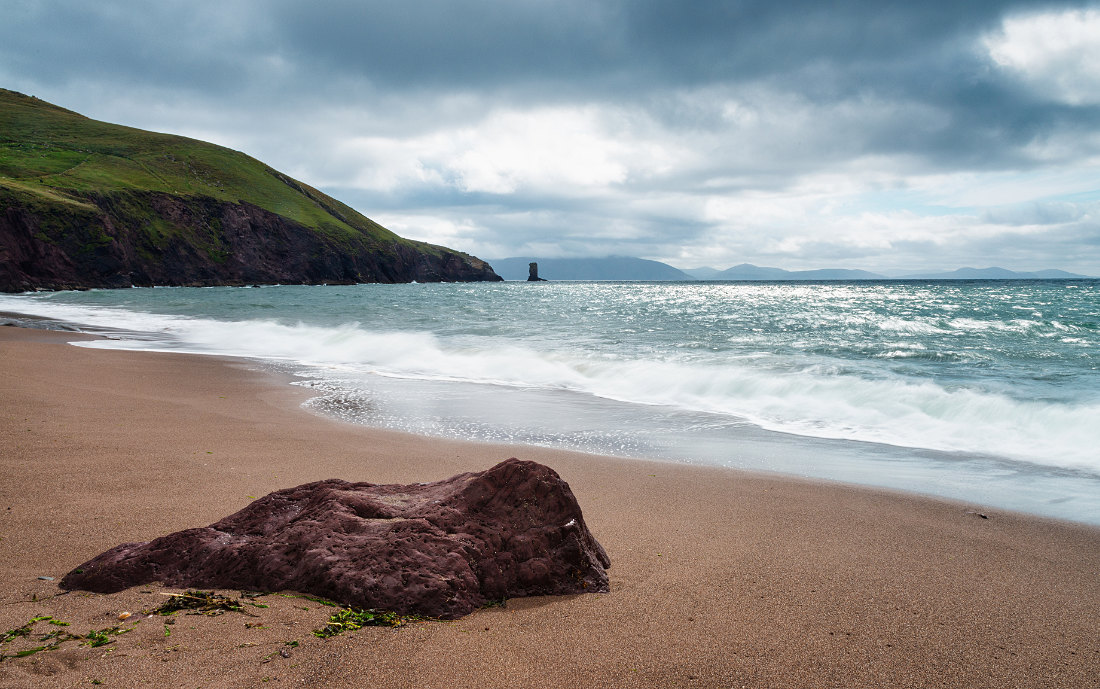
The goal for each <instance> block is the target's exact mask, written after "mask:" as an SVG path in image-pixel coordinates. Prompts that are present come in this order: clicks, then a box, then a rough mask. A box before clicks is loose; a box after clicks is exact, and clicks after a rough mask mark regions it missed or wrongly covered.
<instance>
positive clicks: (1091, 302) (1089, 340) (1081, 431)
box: [0, 280, 1100, 523]
mask: <svg viewBox="0 0 1100 689" xmlns="http://www.w3.org/2000/svg"><path fill="white" fill-rule="evenodd" d="M0 311H8V312H19V313H27V314H34V315H38V316H41V317H45V318H50V319H54V320H56V321H62V322H66V323H70V324H80V325H81V326H82V327H85V328H88V329H95V330H98V331H108V332H110V333H113V335H112V338H114V339H110V340H107V341H103V342H98V343H96V344H94V345H92V346H106V347H120V348H142V349H160V350H170V351H187V352H199V353H209V354H224V355H234V356H245V357H251V358H254V359H256V360H257V361H258V362H263V365H265V366H273V367H279V368H283V369H289V370H291V371H292V372H293V373H294V374H296V375H297V376H298V377H299V378H300V384H301V385H305V386H309V387H311V388H313V389H314V390H316V391H317V393H318V397H317V398H316V399H315V400H313V401H312V402H311V403H310V405H311V406H313V407H315V408H316V409H318V410H320V411H322V412H324V413H328V414H333V415H337V416H340V417H341V418H344V419H346V420H348V421H351V422H355V423H364V424H368V425H375V426H383V427H388V428H396V429H400V430H406V431H411V432H415V433H422V434H429V435H439V436H446V437H458V438H468V439H474V440H490V441H503V442H518V443H527V444H539V445H549V446H555V447H567V448H573V449H581V450H586V451H592V452H597V453H603V454H615V455H624V456H633V457H643V458H655V459H666V460H674V461H682V462H693V463H703V464H717V465H723V466H730V467H739V468H749V469H756V470H765V471H779V472H784V473H791V474H797V475H802V476H812V477H818V478H828V479H838V480H844V481H853V482H859V483H867V484H871V485H880V486H887V487H893V488H901V489H906V490H912V491H917V492H922V493H930V494H935V495H941V496H946V497H952V498H957V499H961V500H966V501H971V502H975V503H980V504H985V505H992V506H1000V507H1007V508H1012V509H1019V510H1024V511H1029V512H1035V513H1039V514H1048V515H1052V516H1058V517H1063V518H1068V519H1076V520H1081V521H1088V522H1092V523H1100V452H1098V451H1097V448H1098V447H1100V281H1091V280H1086V281H1068V282H1066V281H988V282H985V281H979V282H947V281H945V282H823V283H594V282H588V283H586V282H576V283H538V284H528V283H503V284H476V285H467V284H431V285H418V284H411V285H358V286H346V287H335V286H333V287H316V286H314V287H306V286H284V287H264V288H245V289H242V288H206V289H200V288H164V289H161V288H157V289H130V290H93V291H89V292H63V293H42V294H29V295H8V296H0Z"/></svg>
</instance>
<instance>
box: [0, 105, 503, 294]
mask: <svg viewBox="0 0 1100 689" xmlns="http://www.w3.org/2000/svg"><path fill="white" fill-rule="evenodd" d="M163 197H172V198H174V199H179V200H181V202H182V203H183V204H184V205H188V204H190V205H193V203H192V202H193V201H194V200H202V202H203V203H204V204H207V205H209V204H210V203H211V201H213V202H220V203H221V204H223V207H224V204H250V205H252V206H255V207H258V208H260V209H263V210H264V211H268V212H270V213H272V214H274V215H277V216H279V217H280V218H283V219H285V220H287V221H290V222H291V223H294V224H297V225H300V226H303V227H305V228H308V229H309V230H311V231H313V232H315V233H317V234H318V235H319V237H320V238H321V239H323V241H324V243H325V246H326V247H332V248H333V250H334V251H337V252H339V251H341V250H346V251H348V252H360V254H361V253H362V252H363V251H364V250H370V249H372V248H373V249H377V250H378V251H382V252H388V253H389V254H390V255H394V254H395V252H396V253H401V254H403V255H411V254H410V252H412V253H415V254H420V255H425V256H429V257H435V258H436V259H441V258H445V257H449V256H451V255H462V254H457V252H452V251H450V250H448V249H445V248H443V247H437V246H434V245H430V244H426V243H422V242H414V241H411V240H406V239H403V238H401V237H399V236H397V235H396V234H394V233H393V232H390V231H389V230H387V229H386V228H384V227H382V226H381V225H379V224H378V223H376V222H374V221H372V220H370V219H369V218H367V217H365V216H363V215H362V214H360V213H358V212H357V211H355V210H354V209H352V208H349V207H348V206H346V205H344V204H342V203H340V202H339V201H336V200H335V199H333V198H331V197H329V196H327V195H325V194H323V193H321V192H320V191H318V190H316V189H313V188H312V187H310V186H308V185H306V184H303V183H301V182H299V181H297V180H294V179H292V178H290V177H288V176H287V175H284V174H282V173H280V172H278V171H277V170H274V169H272V168H271V167H269V166H267V165H265V164H263V163H262V162H260V161H258V160H256V159H254V158H251V157H250V156H247V155H245V154H243V153H240V152H238V151H234V150H230V149H228V148H224V147H222V146H217V145H214V144H210V143H206V142H203V141H197V140H195V139H189V138H186V137H182V136H174V135H171V134H158V133H153V132H147V131H143V130H139V129H134V128H131V127H124V126H120V125H115V124H109V123H106V122H99V121H96V120H92V119H89V118H87V117H84V116H83V115H80V114H78V113H75V112H72V111H69V110H66V109H64V108H61V107H58V106H56V105H53V104H50V103H47V102H45V101H42V100H39V99H37V98H34V97H31V96H26V95H23V94H21V93H17V92H14V91H9V90H5V89H0V210H3V207H2V206H3V205H6V206H9V207H11V206H19V207H20V208H23V209H28V212H29V213H31V214H32V215H33V216H34V218H35V222H36V223H37V224H36V227H38V226H41V227H42V231H41V232H38V235H39V239H42V240H43V241H46V240H50V241H53V242H54V243H57V241H58V238H57V237H53V236H51V232H50V229H49V228H50V227H51V226H52V225H57V224H58V223H57V222H53V223H52V225H51V219H54V220H56V219H57V218H58V217H61V216H64V217H65V218H66V223H67V224H68V225H69V226H71V225H73V223H74V221H73V220H72V218H74V217H79V216H82V215H86V216H88V217H89V218H90V217H93V216H96V217H102V216H104V214H105V213H106V214H107V215H108V216H111V217H112V218H113V219H114V224H118V223H119V222H120V221H119V217H123V218H124V220H123V222H125V224H126V225H127V229H128V230H129V231H130V232H131V235H129V236H128V241H136V242H138V243H140V244H141V245H142V247H144V248H143V251H145V252H146V253H148V252H149V250H150V248H152V250H154V251H155V248H156V247H157V246H160V245H163V244H164V236H163V235H165V234H166V233H167V234H172V235H175V236H176V239H178V240H181V241H184V242H189V243H190V244H193V245H195V246H203V245H211V243H212V242H213V243H215V244H216V243H217V240H218V238H217V236H206V235H209V233H205V234H204V232H203V231H199V230H197V229H196V227H194V226H188V225H187V224H186V223H180V222H171V221H166V220H165V219H164V218H163V217H160V216H158V214H157V212H156V211H155V210H154V209H152V208H151V207H150V202H149V199H151V198H163ZM105 199H106V201H105ZM154 205H155V204H154ZM116 206H118V207H122V208H123V209H124V211H125V212H123V213H122V215H121V216H118V217H116V216H114V215H111V210H110V209H111V208H114V207H116ZM105 208H107V209H108V210H104V209H105ZM108 224H111V223H108ZM205 224H206V225H210V222H209V221H207V222H206V223H205ZM134 232H136V233H137V236H136V237H134V236H133V233H134ZM215 235H216V233H215ZM93 239H94V238H93ZM208 248H209V246H208ZM81 250H83V248H82V249H81ZM462 256H464V255H462ZM471 258H472V257H471ZM472 260H474V261H477V259H472ZM478 263H481V262H480V261H478ZM485 267H486V268H487V265H486V266H485ZM488 273H489V274H491V273H492V271H491V269H489V270H488ZM494 277H495V276H494ZM443 279H446V276H443ZM487 279H492V278H487Z"/></svg>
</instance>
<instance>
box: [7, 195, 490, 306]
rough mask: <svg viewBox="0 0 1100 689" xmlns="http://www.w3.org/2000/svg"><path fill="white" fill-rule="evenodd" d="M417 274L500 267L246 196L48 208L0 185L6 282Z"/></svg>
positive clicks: (65, 285)
mask: <svg viewBox="0 0 1100 689" xmlns="http://www.w3.org/2000/svg"><path fill="white" fill-rule="evenodd" d="M36 206H37V207H36ZM414 280H415V281H417V282H440V281H448V282H451V281H470V282H473V281H491V280H500V277H498V276H497V275H496V273H494V272H493V270H492V268H491V267H490V266H489V264H487V263H485V262H484V261H482V260H480V259H478V258H475V257H473V256H469V255H466V254H463V253H459V252H456V251H451V250H449V249H444V248H442V247H434V246H431V245H427V244H418V243H414V242H408V241H386V240H385V239H374V238H370V237H367V236H350V237H349V236H336V237H333V236H327V235H325V234H322V233H319V232H316V231H314V230H312V229H310V228H307V227H305V226H303V225H301V224H300V223H297V222H294V221H293V220H289V219H287V218H284V217H282V216H280V215H276V214H275V213H272V212H270V211H267V210H264V209H262V208H259V207H258V206H255V205H252V204H249V203H228V202H224V201H218V200H216V199H211V198H202V197H191V198H182V197H175V196H171V195H168V194H163V193H157V192H145V193H138V192H124V193H115V194H109V195H102V196H95V197H92V198H89V199H88V204H87V205H86V206H76V205H59V206H58V207H55V208H50V209H48V210H47V209H43V208H42V207H41V205H40V204H28V203H21V202H20V201H19V200H18V199H15V198H5V195H4V194H3V193H2V189H0V290H3V291H7V292H19V291H28V290H35V289H81V288H91V287H130V286H131V285H136V286H139V287H146V286H152V285H180V286H210V285H247V284H275V283H281V284H322V283H329V284H337V283H343V284H349V283H358V282H383V283H392V282H411V281H414Z"/></svg>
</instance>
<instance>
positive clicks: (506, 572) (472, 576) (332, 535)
mask: <svg viewBox="0 0 1100 689" xmlns="http://www.w3.org/2000/svg"><path fill="white" fill-rule="evenodd" d="M609 566H610V561H609V560H608V557H607V554H606V553H605V552H604V550H603V548H602V547H601V546H600V544H599V543H598V542H597V541H596V539H595V538H594V537H593V536H592V534H591V533H590V532H589V531H588V527H587V526H586V525H585V523H584V518H583V517H582V516H581V509H580V506H579V505H578V504H577V500H576V498H575V497H574V496H573V492H572V491H571V490H570V489H569V485H568V484H567V483H566V482H565V481H563V480H562V479H561V477H559V476H558V474H557V473H555V472H554V470H553V469H550V468H549V467H546V466H543V465H541V464H537V463H534V462H525V461H520V460H518V459H509V460H507V461H505V462H502V463H500V464H498V465H497V466H495V467H493V468H492V469H488V470H486V471H483V472H480V473H466V474H460V475H458V476H455V477H453V478H450V479H447V480H445V481H439V482H437V483H426V484H413V485H407V486H405V485H375V484H370V483H349V482H347V481H342V480H339V479H329V480H327V481H318V482H316V483H309V484H305V485H302V486H298V487H295V488H288V489H286V490H281V491H278V492H275V493H271V494H270V495H267V496H265V497H263V498H260V499H259V500H256V501H255V502H253V503H252V504H251V505H249V506H248V507H246V508H245V509H243V510H241V511H240V512H237V513H236V514H233V515H231V516H229V517H226V518H225V519H223V520H221V521H219V522H217V523H216V524H211V525H210V526H208V527H205V528H198V529H188V530H186V531H180V532H177V533H174V534H170V535H168V536H163V537H161V538H158V539H156V540H153V541H149V542H146V543H125V544H122V545H119V546H117V547H115V548H113V549H111V550H109V551H107V552H105V553H103V554H102V555H99V556H98V557H95V558H93V559H92V560H89V561H88V562H86V563H84V564H83V565H81V566H80V567H78V568H76V569H74V570H73V571H72V572H70V573H69V574H68V575H67V576H66V577H65V578H64V579H63V580H62V582H61V586H62V587H63V588H66V589H82V590H89V591H96V592H101V593H110V592H115V591H120V590H122V589H124V588H127V587H130V586H135V585H138V584H145V583H149V582H154V581H160V582H163V583H164V584H166V585H168V586H178V587H210V588H239V589H251V590H266V591H278V590H294V591H299V592H302V593H310V594H314V595H319V596H324V597H326V598H330V599H332V600H334V601H338V602H340V603H343V604H346V605H354V606H360V607H364V608H375V609H382V610H393V611H395V612H399V613H406V614H408V613H413V614H420V615H428V616H432V617H442V618H456V617H460V616H462V615H465V614H467V613H469V612H471V611H473V610H475V609H477V608H478V607H480V606H482V605H484V604H485V603H487V602H491V601H496V600H501V599H504V598H511V597H522V596H535V595H554V594H573V593H589V592H606V591H608V590H609V585H608V578H607V572H606V571H605V570H606V568H607V567H609Z"/></svg>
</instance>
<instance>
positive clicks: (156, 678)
mask: <svg viewBox="0 0 1100 689" xmlns="http://www.w3.org/2000/svg"><path fill="white" fill-rule="evenodd" d="M79 337H81V336H77V335H73V334H70V333H56V332H47V331H39V330H29V329H18V328H11V327H5V328H0V419H2V421H0V447H2V448H3V449H2V450H0V631H3V630H8V629H14V628H17V627H19V626H21V625H23V624H24V623H26V622H28V621H29V620H31V619H32V618H34V617H36V616H51V617H52V618H54V619H55V620H61V621H65V622H68V623H70V626H69V627H68V629H70V630H72V631H73V632H74V633H79V634H83V633H85V632H86V631H88V630H92V629H104V628H109V627H112V626H118V625H121V626H122V627H123V628H126V629H132V631H129V632H128V633H125V634H123V635H120V636H117V637H116V640H115V641H114V643H111V644H109V645H106V646H100V647H97V648H92V647H90V646H88V645H81V644H80V643H79V642H77V641H70V642H67V643H65V644H63V645H62V646H61V647H60V648H59V649H58V650H53V651H48V652H39V653H35V654H33V655H29V656H27V657H22V658H8V659H6V660H3V661H0V686H3V687H5V688H7V687H12V688H14V687H84V686H92V685H93V684H96V685H101V686H107V687H142V686H149V687H255V686H318V687H360V686H383V687H440V688H443V687H475V686H476V687H483V688H484V687H723V688H729V687H1095V686H1097V685H1098V679H1097V678H1100V641H1098V639H1100V625H1098V622H1097V620H1100V529H1097V528H1095V527H1089V526H1084V525H1077V524H1073V523H1067V522H1058V521H1053V520H1047V519H1041V518H1037V517H1031V516H1027V515H1021V514H1015V513H1010V512H1003V511H997V510H990V509H987V508H985V507H983V506H980V505H967V504H962V503H956V502H949V501H941V500H935V499H930V498H924V497H919V496H912V495H907V494H901V493H891V492H887V491H880V490H871V489H865V488H855V487H850V486H844V485H835V484H828V483H822V482H811V481H802V480H796V479H793V478H786V477H780V476H771V475H764V474H751V473H743V472H735V471H731V470H723V469H712V468H702V467H691V466H683V465H674V464H663V463H656V462H643V461H635V460H624V459H616V458H608V457H594V456H588V455H581V454H576V453H568V452H562V451H554V450H546V449H539V448H529V447H509V446H497V445H485V444H474V443H461V442H453V441H445V440H436V439H429V438H422V437H416V436H410V435H403V434H399V433H393V432H387V431H379V430H373V429H368V428H363V427H357V426H352V425H349V424H342V423H339V422H336V421H333V420H329V419H326V418H322V417H319V416H316V415H314V414H311V413H309V412H307V411H304V410H302V409H301V408H300V407H299V405H300V403H301V402H302V401H304V400H305V399H306V396H307V394H308V393H307V391H305V390H303V389H300V388H296V387H292V386H289V385H287V384H286V381H283V380H278V379H277V378H275V377H273V376H271V375H270V374H266V373H262V372H259V371H256V370H253V367H251V366H250V364H248V363H247V362H239V361H236V362H235V361H229V360H223V359H217V358H212V357H198V356H188V355H173V354H158V353H147V352H118V351H107V350H95V349H86V348H78V347H73V346H70V345H68V344H66V343H67V342H69V341H72V340H74V339H78V338H79ZM502 394H503V393H502ZM513 456H514V457H519V458H521V459H528V460H535V461H538V462H542V463H544V464H547V465H549V466H551V467H553V468H554V469H555V470H556V471H557V472H558V473H559V474H560V475H561V476H562V477H563V478H564V479H565V480H566V481H568V482H569V484H570V485H571V487H572V489H573V491H574V493H575V494H576V496H577V498H578V500H579V501H580V504H581V507H582V508H583V510H584V514H585V519H586V521H587V523H588V525H589V527H590V528H591V530H592V532H593V534H594V535H595V536H596V538H597V539H599V541H600V542H601V543H602V544H603V546H604V547H605V549H606V550H607V552H608V554H609V556H610V558H611V562H612V567H611V569H610V572H609V573H610V577H611V588H612V590H611V593H609V594H592V595H581V596H570V597H560V598H532V599H513V600H511V601H509V602H508V604H507V606H506V607H503V608H489V609H485V610H481V611H479V612H476V613H474V614H472V615H470V616H468V617H466V618H463V619H461V620H458V621H453V622H423V623H415V624H410V625H408V626H405V627H401V628H397V629H383V628H370V629H363V630H360V631H357V632H352V633H348V634H343V635H340V636H337V637H333V638H330V639H319V638H316V637H315V636H313V635H312V633H311V630H313V629H316V628H319V627H321V626H323V625H324V624H325V622H326V620H327V618H328V615H329V614H331V612H332V609H331V608H328V607H325V606H323V605H320V604H318V603H316V602H313V601H310V600H308V599H304V598H300V597H294V596H290V595H281V594H288V593H290V592H281V594H280V593H274V594H270V595H267V596H264V597H262V598H261V599H257V602H259V603H260V604H262V605H265V606H267V607H262V608H261V607H255V606H249V607H248V608H247V609H248V610H249V612H250V614H252V615H255V616H254V617H253V616H246V615H242V614H239V613H227V614H224V615H221V616H218V617H204V616H183V615H180V616H177V618H176V621H175V622H174V624H172V625H170V626H169V625H166V624H164V618H162V617H148V616H146V615H143V614H141V611H143V610H149V609H152V608H154V607H155V606H157V605H160V604H161V603H162V602H163V601H164V600H165V598H166V596H165V595H163V594H164V593H165V592H166V591H165V589H163V588H161V587H159V586H145V587H137V588H134V589H130V590H127V591H124V592H121V593H118V594H111V595H94V594H88V593H83V592H72V593H64V592H63V591H62V590H60V589H59V588H58V587H57V585H56V584H57V581H59V580H60V579H61V577H62V576H64V575H65V573H67V572H68V571H69V570H71V569H72V568H74V567H76V566H77V565H79V564H80V563H82V562H84V561H85V560H87V559H89V558H91V557H93V556H95V555H97V554H99V553H100V552H103V551H105V550H107V549H109V548H111V547H113V546H115V545H117V544H119V543H123V542H129V541H142V540H148V539H151V538H154V537H157V536H160V535H164V534H167V533H170V532H173V531H177V530H180V529H185V528H189V527H195V526H204V525H207V524H210V523H212V522H214V521H217V520H218V519H220V518H222V517H224V516H226V515H228V514H230V513H232V512H235V511H237V510H239V509H240V508H242V507H244V506H245V505H247V504H248V503H249V502H250V501H251V500H253V499H255V498H257V497H260V496H262V495H265V494H266V493H269V492H271V491H274V490H277V489H280V488H286V487H289V486H294V485H297V484H301V483H305V482H308V481H314V480H319V479H324V478H343V479H347V480H351V481H370V482H374V483H412V482H418V481H432V480H438V479H442V478H446V477H448V476H452V475H454V474H457V473H460V472H464V471H477V470H482V469H486V468H488V467H490V466H492V465H494V464H496V463H497V462H499V461H501V460H504V459H507V458H508V457H513ZM982 515H984V517H983V516H982ZM41 577H52V578H53V579H52V580H50V579H43V578H41ZM225 593H229V594H231V595H234V596H238V595H239V593H240V592H232V591H230V592H225ZM122 612H131V613H134V615H133V616H132V617H131V618H129V619H128V620H127V621H126V622H119V620H118V616H119V614H120V613H122ZM135 622H136V624H135ZM47 624H48V622H42V623H39V624H38V625H37V626H36V627H35V631H36V632H43V633H44V632H45V631H48V630H47V629H46V628H45V627H46V625H47ZM31 646H32V644H31V643H30V642H29V641H27V640H26V639H15V640H12V641H10V642H8V643H5V644H4V645H3V647H2V648H0V652H4V653H12V652H15V651H17V650H21V649H25V648H28V647H31ZM280 651H284V653H283V654H280Z"/></svg>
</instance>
